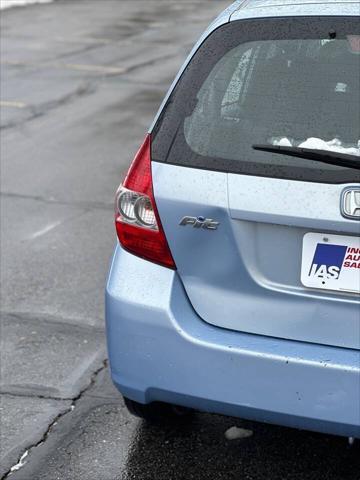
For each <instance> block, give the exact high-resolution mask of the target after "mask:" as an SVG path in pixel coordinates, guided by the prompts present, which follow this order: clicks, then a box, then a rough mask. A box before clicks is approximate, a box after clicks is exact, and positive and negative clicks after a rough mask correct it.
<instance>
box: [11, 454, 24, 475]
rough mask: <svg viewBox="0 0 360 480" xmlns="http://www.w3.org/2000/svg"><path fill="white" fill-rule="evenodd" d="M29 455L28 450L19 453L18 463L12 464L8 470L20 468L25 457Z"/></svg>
mask: <svg viewBox="0 0 360 480" xmlns="http://www.w3.org/2000/svg"><path fill="white" fill-rule="evenodd" d="M28 455H29V450H26V452H25V453H23V454H22V455H21V458H20V460H19V461H18V463H17V464H16V465H14V466H13V467H11V468H10V472H16V471H17V470H20V468H21V467H23V466H24V465H25V463H26V462H25V458H26V457H27V456H28Z"/></svg>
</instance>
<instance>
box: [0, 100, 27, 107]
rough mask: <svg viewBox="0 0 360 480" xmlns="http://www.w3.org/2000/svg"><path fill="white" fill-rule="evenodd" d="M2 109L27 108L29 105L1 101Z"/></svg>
mask: <svg viewBox="0 0 360 480" xmlns="http://www.w3.org/2000/svg"><path fill="white" fill-rule="evenodd" d="M0 107H8V108H26V107H27V104H26V103H24V102H18V101H12V100H0Z"/></svg>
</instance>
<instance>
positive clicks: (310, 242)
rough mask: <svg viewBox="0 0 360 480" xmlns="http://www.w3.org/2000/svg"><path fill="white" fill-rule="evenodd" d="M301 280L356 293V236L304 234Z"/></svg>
mask: <svg viewBox="0 0 360 480" xmlns="http://www.w3.org/2000/svg"><path fill="white" fill-rule="evenodd" d="M301 283H302V284H303V285H305V287H311V288H321V289H326V290H338V291H342V292H352V293H360V237H348V236H342V235H328V234H326V233H324V234H322V233H307V234H305V235H304V238H303V251H302V264H301Z"/></svg>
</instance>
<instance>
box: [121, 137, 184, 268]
mask: <svg viewBox="0 0 360 480" xmlns="http://www.w3.org/2000/svg"><path fill="white" fill-rule="evenodd" d="M150 142H151V139H150V135H147V137H146V138H145V141H144V143H143V144H142V146H141V147H140V150H139V151H138V153H137V154H136V156H135V158H134V160H133V162H132V164H131V165H130V168H129V171H128V173H127V175H126V177H125V180H124V182H123V183H122V184H121V185H120V187H119V188H118V191H117V192H116V201H115V225H116V232H117V236H118V238H119V242H120V243H121V246H122V247H123V248H124V249H125V250H127V251H128V252H130V253H133V254H134V255H137V256H139V257H141V258H144V259H146V260H150V261H151V262H155V263H158V264H160V265H163V266H164V267H168V268H173V269H175V268H176V266H175V262H174V260H173V258H172V255H171V252H170V249H169V245H168V243H167V240H166V237H165V233H164V230H163V228H162V225H161V222H160V218H159V214H158V211H157V208H156V203H155V199H154V194H153V188H152V177H151V147H150V145H151V144H150Z"/></svg>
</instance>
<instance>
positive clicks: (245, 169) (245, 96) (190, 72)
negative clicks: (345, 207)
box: [152, 17, 360, 183]
mask: <svg viewBox="0 0 360 480" xmlns="http://www.w3.org/2000/svg"><path fill="white" fill-rule="evenodd" d="M254 144H270V145H283V146H296V147H303V148H315V149H321V150H332V151H335V152H340V153H343V154H349V155H356V156H359V155H360V151H359V149H360V17H356V18H353V17H347V18H346V17H345V18H339V17H319V18H314V17H310V18H302V17H299V18H295V19H291V20H290V19H288V18H287V19H286V18H282V19H276V20H275V19H264V20H256V21H254V20H251V21H249V20H246V21H244V20H240V21H236V22H231V23H228V24H226V25H224V26H222V27H220V28H218V29H217V30H216V31H215V32H214V33H212V34H211V35H210V37H208V39H207V40H206V41H205V42H204V43H203V44H202V46H201V47H200V48H199V50H198V51H197V53H196V54H195V56H194V57H193V59H192V60H191V62H190V64H189V65H188V67H187V68H186V70H185V72H184V73H183V75H182V77H181V79H180V80H179V82H178V84H177V86H176V88H175V89H174V91H173V93H172V95H171V96H170V99H169V101H168V102H167V104H166V106H165V108H164V110H163V112H162V114H161V116H160V118H159V120H158V122H157V124H156V126H155V129H154V132H153V143H152V158H153V160H155V161H159V162H167V163H171V164H176V165H183V166H188V167H195V168H204V169H211V170H220V171H225V172H234V173H240V174H245V175H258V176H265V177H274V178H287V179H293V180H302V181H313V182H324V183H343V182H354V181H359V180H360V172H359V170H356V169H351V168H345V167H343V166H341V167H340V166H334V165H328V164H324V163H319V162H316V161H314V160H307V159H302V158H296V157H290V156H287V155H284V154H280V155H279V154H274V153H268V152H263V151H257V150H254V149H253V148H252V146H253V145H254ZM359 163H360V156H359Z"/></svg>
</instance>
